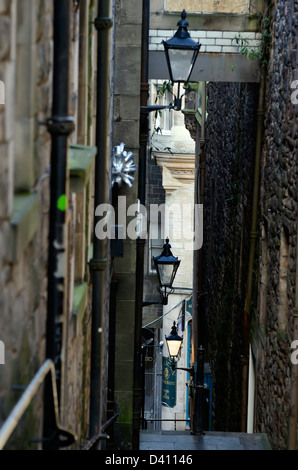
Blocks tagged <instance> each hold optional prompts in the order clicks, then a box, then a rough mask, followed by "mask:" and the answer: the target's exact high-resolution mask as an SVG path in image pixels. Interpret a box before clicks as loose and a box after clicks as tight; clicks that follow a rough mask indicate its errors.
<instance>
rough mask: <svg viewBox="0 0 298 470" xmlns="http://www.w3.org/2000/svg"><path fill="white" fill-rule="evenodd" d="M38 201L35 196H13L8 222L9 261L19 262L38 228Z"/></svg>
mask: <svg viewBox="0 0 298 470" xmlns="http://www.w3.org/2000/svg"><path fill="white" fill-rule="evenodd" d="M38 221H39V200H38V196H37V194H15V196H14V201H13V212H12V216H11V220H10V231H11V237H10V250H9V261H10V262H11V263H15V262H16V261H18V260H19V258H20V256H21V255H22V253H23V252H24V250H25V248H26V247H27V245H28V244H29V242H30V241H31V240H32V238H33V236H34V234H35V232H36V231H37V228H38Z"/></svg>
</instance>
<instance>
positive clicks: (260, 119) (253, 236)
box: [241, 67, 265, 432]
mask: <svg viewBox="0 0 298 470" xmlns="http://www.w3.org/2000/svg"><path fill="white" fill-rule="evenodd" d="M264 95H265V69H264V67H263V69H262V70H261V77H260V88H259V104H258V111H257V137H256V155H255V165H254V188H253V201H252V220H251V231H250V251H249V261H248V273H247V285H246V299H245V308H244V331H243V354H242V358H241V362H242V385H241V387H242V403H241V431H242V432H246V431H247V403H248V365H249V329H250V323H249V318H250V307H251V298H252V286H253V269H254V260H255V251H256V241H257V238H258V232H257V219H258V207H259V186H260V168H261V155H262V141H263V133H264Z"/></svg>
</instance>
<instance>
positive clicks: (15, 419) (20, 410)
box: [0, 359, 77, 450]
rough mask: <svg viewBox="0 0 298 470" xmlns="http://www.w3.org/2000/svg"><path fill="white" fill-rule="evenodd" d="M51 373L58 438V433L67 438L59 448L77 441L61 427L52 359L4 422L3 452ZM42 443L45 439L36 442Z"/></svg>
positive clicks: (0, 443) (0, 441)
mask: <svg viewBox="0 0 298 470" xmlns="http://www.w3.org/2000/svg"><path fill="white" fill-rule="evenodd" d="M49 373H51V382H52V398H53V405H54V410H53V411H54V417H55V428H56V429H55V431H56V436H57V433H58V434H59V435H62V436H63V437H64V438H66V439H64V440H63V441H60V446H59V447H65V446H67V445H71V444H72V443H73V442H74V441H75V440H76V439H77V437H76V436H75V434H72V433H70V432H69V431H66V430H64V429H62V428H61V427H60V422H59V408H58V394H57V387H56V378H55V366H54V363H53V361H52V360H51V359H47V360H46V361H45V362H44V363H43V365H42V366H41V367H40V369H39V370H38V372H37V373H36V374H35V376H34V377H33V379H32V380H31V382H30V383H29V385H28V386H27V388H26V389H25V391H24V393H23V394H22V396H21V398H20V399H19V401H18V402H17V404H16V405H15V406H14V408H13V409H12V411H11V413H10V415H9V416H8V418H7V419H6V421H5V422H4V424H3V426H2V427H1V428H0V450H3V448H4V446H5V444H6V443H7V441H8V439H9V438H10V436H11V435H12V433H13V432H14V430H15V429H16V427H17V425H18V423H19V421H20V419H21V417H22V416H23V414H24V413H25V411H26V409H27V408H28V406H29V405H30V403H31V401H32V399H33V398H34V396H35V394H36V393H37V391H38V389H39V387H40V386H41V385H42V383H43V382H44V380H45V379H46V377H47V375H48V374H49ZM50 439H51V438H49V440H50ZM45 440H47V439H45ZM41 441H43V439H40V440H35V442H41Z"/></svg>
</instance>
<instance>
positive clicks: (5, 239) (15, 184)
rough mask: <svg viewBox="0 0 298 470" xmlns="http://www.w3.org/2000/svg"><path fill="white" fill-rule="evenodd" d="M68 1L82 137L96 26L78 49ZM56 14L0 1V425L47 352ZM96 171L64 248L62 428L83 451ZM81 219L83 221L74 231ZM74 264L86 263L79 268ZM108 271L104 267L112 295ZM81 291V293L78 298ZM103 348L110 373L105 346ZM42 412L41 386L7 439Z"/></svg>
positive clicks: (47, 2) (23, 442)
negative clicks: (1, 100)
mask: <svg viewBox="0 0 298 470" xmlns="http://www.w3.org/2000/svg"><path fill="white" fill-rule="evenodd" d="M69 5H70V21H71V26H70V30H71V31H70V56H69V60H70V86H69V113H70V115H72V116H74V122H75V131H74V132H73V134H72V135H71V139H70V142H69V143H72V144H76V143H77V139H78V129H77V121H78V107H79V103H78V102H79V93H78V91H79V88H80V86H81V85H84V86H86V85H88V86H89V87H90V89H89V108H88V109H87V106H85V108H84V107H83V109H81V108H80V118H81V119H82V120H83V119H84V118H86V122H87V116H88V118H90V117H91V115H92V117H93V109H92V110H91V105H92V106H93V104H94V101H95V100H94V93H95V90H94V84H95V83H96V82H95V80H94V74H95V72H96V71H95V59H96V54H95V53H94V50H95V48H94V46H95V41H94V37H95V34H96V32H95V28H94V25H91V26H92V28H93V29H92V31H90V30H89V25H88V22H86V24H87V29H86V30H85V31H84V34H85V36H88V35H89V32H90V37H89V46H90V48H89V49H88V51H87V52H86V53H85V54H84V53H81V54H80V50H79V39H80V33H82V31H81V30H80V21H79V18H80V9H79V10H76V9H74V4H73V2H69ZM89 5H90V14H91V16H92V15H95V8H96V2H90V3H89V2H88V7H87V9H89ZM53 13H54V12H53V2H52V1H51V0H23V1H22V2H19V1H18V0H3V1H0V35H1V41H0V80H1V81H3V82H4V84H5V105H0V162H1V163H0V205H1V211H0V212H1V215H0V240H1V249H0V266H1V269H0V273H1V274H0V340H1V341H2V342H3V343H4V346H5V364H0V401H1V406H0V426H1V425H2V423H3V421H4V420H5V419H6V417H7V416H8V415H9V413H10V411H11V410H12V407H13V406H14V405H15V403H16V402H17V400H18V399H19V397H20V396H21V394H20V392H22V390H23V388H24V387H25V386H27V385H28V383H29V382H30V380H31V379H32V378H33V377H34V375H35V373H36V372H37V370H38V369H39V367H40V366H41V365H42V363H43V362H44V360H45V338H46V315H47V261H48V260H47V257H48V234H49V223H48V216H49V182H50V178H49V175H50V157H51V135H50V133H49V132H48V129H47V126H46V125H45V121H46V120H47V119H48V118H49V117H50V116H51V106H52V88H53V81H52V73H53ZM92 19H94V18H92ZM2 35H3V38H2ZM87 48H88V45H87ZM79 59H80V60H81V62H80V64H81V66H84V67H85V69H86V71H89V73H90V74H89V76H88V83H87V84H86V82H84V83H82V81H80V76H79V67H78V63H79ZM111 99H112V98H111ZM88 125H89V128H88V130H87V131H86V132H88V136H89V139H88V142H86V141H85V142H83V143H88V144H89V145H94V133H93V132H92V130H93V129H92V126H91V120H89V121H88ZM81 143H82V142H81ZM92 171H93V170H92V169H91V170H90V180H89V183H86V186H84V187H83V188H82V190H79V191H77V190H76V189H73V187H72V186H71V184H70V185H69V187H70V191H69V204H68V208H67V216H66V219H67V224H66V225H67V230H68V247H67V255H66V258H67V260H66V263H67V276H66V277H67V279H66V287H65V335H64V338H63V345H62V348H63V350H62V359H63V378H62V391H61V402H60V404H61V409H60V419H61V424H62V426H64V427H65V428H67V429H69V430H70V431H72V432H75V433H76V434H77V436H78V441H77V443H76V444H75V446H74V447H75V448H77V449H79V448H80V447H79V446H80V443H81V442H82V443H83V444H84V443H85V442H86V439H88V437H89V436H88V424H89V423H88V420H89V408H88V406H89V376H90V374H89V372H90V371H89V366H90V327H91V321H90V318H91V305H90V299H91V285H90V278H89V270H88V266H87V262H88V261H89V259H90V245H91V232H92V226H93V213H94V212H93V194H94V188H93V186H94V182H93V176H92ZM70 173H71V170H70ZM80 221H81V223H84V228H83V229H82V230H81V229H80V231H79V232H80V233H78V225H79V222H80ZM82 221H84V222H82ZM81 232H84V234H85V238H82V242H81V244H80V250H78V243H76V240H77V238H78V237H79V236H80V234H81ZM83 254H84V261H82V260H81V258H82V257H83V256H81V255H83ZM78 259H79V263H78ZM78 264H79V265H80V268H81V269H77V265H78ZM83 265H84V266H83ZM78 272H80V274H78ZM109 274H110V272H109V269H108V270H107V288H106V291H107V298H108V296H109ZM82 292H83V293H84V295H82V296H80V294H81V293H82ZM76 308H77V310H76ZM106 311H107V312H108V305H107V308H106ZM104 350H105V358H104V367H105V369H104V374H105V377H106V376H107V373H106V369H107V356H108V352H107V351H108V348H107V347H105V348H104ZM103 388H104V392H105V393H104V394H103V400H102V402H103V403H104V406H105V407H106V388H107V385H106V382H104V383H103ZM42 416H43V393H42V387H41V389H40V392H39V393H38V394H37V396H36V398H35V399H34V402H33V405H30V408H29V411H28V412H27V413H26V419H24V420H22V423H21V425H20V426H19V427H18V431H17V432H16V433H15V434H14V436H13V439H11V441H10V442H9V446H10V447H11V448H17V449H23V448H27V447H29V440H30V439H32V438H37V437H41V436H42ZM80 441H81V442H80ZM35 447H36V445H30V448H35Z"/></svg>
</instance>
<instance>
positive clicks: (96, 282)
mask: <svg viewBox="0 0 298 470" xmlns="http://www.w3.org/2000/svg"><path fill="white" fill-rule="evenodd" d="M110 15H111V2H110V1H109V0H106V1H103V0H102V1H99V2H98V16H97V18H96V19H95V22H94V24H95V28H96V30H97V98H96V147H97V155H96V162H95V176H94V187H95V191H94V210H95V211H96V208H97V207H98V206H99V205H100V204H104V203H107V202H108V195H109V181H110V178H109V160H110V158H109V157H110V154H109V150H110V148H109V132H110V115H109V111H110V104H109V97H110V67H111V34H110V29H111V27H112V25H113V20H112V18H111V17H110ZM96 222H97V220H96V217H95V218H94V230H95V227H96ZM107 250H108V243H107V240H106V239H105V240H100V239H98V238H97V237H96V234H95V232H94V237H93V258H92V259H91V260H90V262H89V266H90V271H91V280H92V326H91V370H90V419H89V438H90V439H91V438H92V437H93V436H95V435H96V434H98V433H99V432H100V428H101V422H102V403H101V394H102V361H103V339H102V338H103V336H102V335H103V326H104V311H105V284H106V279H105V278H106V268H107V262H108V258H107V256H108V251H107Z"/></svg>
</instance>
